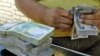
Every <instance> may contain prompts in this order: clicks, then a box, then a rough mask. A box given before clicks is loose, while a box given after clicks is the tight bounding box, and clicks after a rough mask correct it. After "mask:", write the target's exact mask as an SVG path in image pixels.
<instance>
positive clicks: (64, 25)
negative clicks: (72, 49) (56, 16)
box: [56, 23, 71, 29]
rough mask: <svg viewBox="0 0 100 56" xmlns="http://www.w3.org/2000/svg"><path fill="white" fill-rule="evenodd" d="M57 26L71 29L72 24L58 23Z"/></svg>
mask: <svg viewBox="0 0 100 56" xmlns="http://www.w3.org/2000/svg"><path fill="white" fill-rule="evenodd" d="M56 27H58V28H60V29H70V28H71V26H70V25H67V24H61V23H60V24H58V25H56Z"/></svg>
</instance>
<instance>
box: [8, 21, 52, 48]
mask: <svg viewBox="0 0 100 56" xmlns="http://www.w3.org/2000/svg"><path fill="white" fill-rule="evenodd" d="M53 29H54V28H52V27H48V26H45V25H42V24H38V23H31V22H30V23H29V22H23V23H21V24H18V25H17V26H14V27H12V28H11V29H8V30H7V31H6V33H7V35H10V36H16V38H20V39H22V40H24V41H27V42H29V43H32V44H34V45H36V46H38V45H40V44H42V43H43V42H44V41H45V40H47V39H48V38H50V37H51V35H52V31H53Z"/></svg>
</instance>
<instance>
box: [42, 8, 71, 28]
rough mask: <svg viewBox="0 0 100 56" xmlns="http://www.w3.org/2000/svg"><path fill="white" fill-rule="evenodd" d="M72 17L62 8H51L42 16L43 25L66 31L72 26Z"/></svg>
mask: <svg viewBox="0 0 100 56" xmlns="http://www.w3.org/2000/svg"><path fill="white" fill-rule="evenodd" d="M71 18H72V17H71V16H70V15H69V12H68V11H65V10H64V9H62V8H52V9H48V10H47V11H46V14H44V16H43V20H42V21H43V23H44V24H47V25H49V26H53V27H55V28H58V29H60V30H68V29H70V28H71V25H72V19H71Z"/></svg>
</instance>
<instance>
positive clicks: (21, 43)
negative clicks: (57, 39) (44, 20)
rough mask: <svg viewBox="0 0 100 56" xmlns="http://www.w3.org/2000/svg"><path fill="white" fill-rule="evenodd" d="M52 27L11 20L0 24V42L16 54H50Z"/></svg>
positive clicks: (35, 55)
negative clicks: (11, 21)
mask: <svg viewBox="0 0 100 56" xmlns="http://www.w3.org/2000/svg"><path fill="white" fill-rule="evenodd" d="M53 30H54V28H52V27H49V26H45V25H42V24H39V23H33V22H20V23H18V22H13V23H7V24H4V25H2V26H0V44H2V45H4V46H5V47H6V49H7V50H9V51H11V52H12V53H14V54H16V55H18V56H44V55H45V56H51V55H52V54H53V50H52V49H51V48H50V46H51V43H52V39H51V38H50V37H51V35H52V31H53Z"/></svg>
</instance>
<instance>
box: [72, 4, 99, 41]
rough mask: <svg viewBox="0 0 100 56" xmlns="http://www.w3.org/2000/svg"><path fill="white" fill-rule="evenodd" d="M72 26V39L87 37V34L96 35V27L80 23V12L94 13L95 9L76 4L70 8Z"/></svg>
mask: <svg viewBox="0 0 100 56" xmlns="http://www.w3.org/2000/svg"><path fill="white" fill-rule="evenodd" d="M71 13H73V18H74V19H73V20H74V27H73V29H74V30H73V32H72V39H79V38H88V36H89V35H98V28H97V27H96V26H93V25H87V24H83V23H81V22H80V21H81V19H80V16H81V14H89V13H95V9H94V8H92V7H87V6H76V7H73V8H72V12H71Z"/></svg>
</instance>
